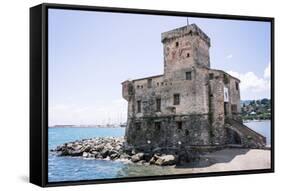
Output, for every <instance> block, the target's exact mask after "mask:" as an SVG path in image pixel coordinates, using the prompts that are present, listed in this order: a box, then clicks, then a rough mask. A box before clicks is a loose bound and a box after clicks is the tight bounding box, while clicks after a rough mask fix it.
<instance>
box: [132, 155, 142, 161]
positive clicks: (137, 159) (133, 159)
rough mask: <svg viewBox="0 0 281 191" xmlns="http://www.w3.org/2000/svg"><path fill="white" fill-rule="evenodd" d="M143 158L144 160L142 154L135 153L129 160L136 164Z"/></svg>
mask: <svg viewBox="0 0 281 191" xmlns="http://www.w3.org/2000/svg"><path fill="white" fill-rule="evenodd" d="M143 158H144V153H137V154H135V155H133V156H132V157H131V160H132V162H138V161H140V160H143Z"/></svg>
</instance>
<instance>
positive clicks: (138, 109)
mask: <svg viewBox="0 0 281 191" xmlns="http://www.w3.org/2000/svg"><path fill="white" fill-rule="evenodd" d="M137 111H138V113H140V112H141V101H140V100H139V101H137Z"/></svg>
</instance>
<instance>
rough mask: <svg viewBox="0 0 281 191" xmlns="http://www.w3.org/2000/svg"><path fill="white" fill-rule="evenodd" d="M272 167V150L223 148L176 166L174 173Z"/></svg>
mask: <svg viewBox="0 0 281 191" xmlns="http://www.w3.org/2000/svg"><path fill="white" fill-rule="evenodd" d="M268 168H270V150H260V149H239V148H231V149H223V150H220V151H216V152H213V153H209V154H206V155H204V156H203V157H202V159H201V160H200V162H196V163H191V164H188V166H176V167H175V168H174V169H173V170H172V173H173V174H183V173H184V174H186V173H200V172H218V171H239V170H253V169H268Z"/></svg>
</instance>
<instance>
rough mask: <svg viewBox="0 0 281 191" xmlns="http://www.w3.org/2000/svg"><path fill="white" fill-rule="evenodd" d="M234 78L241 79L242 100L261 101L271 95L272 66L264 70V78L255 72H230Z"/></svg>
mask: <svg viewBox="0 0 281 191" xmlns="http://www.w3.org/2000/svg"><path fill="white" fill-rule="evenodd" d="M228 73H229V74H230V75H232V76H234V77H237V78H238V79H240V81H241V82H240V90H241V99H260V98H265V97H269V95H270V79H269V77H270V65H269V66H267V67H266V68H265V70H264V76H263V78H260V77H258V76H257V75H256V74H255V73H254V72H246V73H238V72H235V71H228Z"/></svg>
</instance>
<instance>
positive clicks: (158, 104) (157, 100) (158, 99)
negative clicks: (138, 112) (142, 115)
mask: <svg viewBox="0 0 281 191" xmlns="http://www.w3.org/2000/svg"><path fill="white" fill-rule="evenodd" d="M156 111H161V98H157V99H156Z"/></svg>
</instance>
